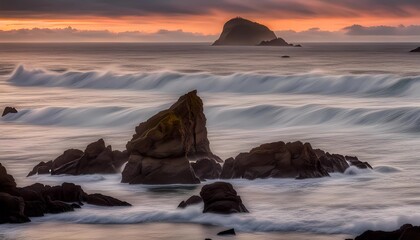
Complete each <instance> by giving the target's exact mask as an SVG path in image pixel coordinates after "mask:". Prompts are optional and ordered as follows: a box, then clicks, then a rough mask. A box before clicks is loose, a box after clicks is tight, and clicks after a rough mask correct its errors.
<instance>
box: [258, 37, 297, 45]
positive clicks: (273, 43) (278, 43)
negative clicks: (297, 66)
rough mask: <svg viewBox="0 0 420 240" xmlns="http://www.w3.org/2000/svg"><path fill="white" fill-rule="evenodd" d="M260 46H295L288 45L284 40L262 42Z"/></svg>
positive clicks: (276, 39)
mask: <svg viewBox="0 0 420 240" xmlns="http://www.w3.org/2000/svg"><path fill="white" fill-rule="evenodd" d="M258 46H280V47H290V46H293V45H291V44H288V43H287V42H286V41H284V39H283V38H275V39H272V40H270V41H262V42H260V44H258Z"/></svg>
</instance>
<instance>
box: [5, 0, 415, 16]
mask: <svg viewBox="0 0 420 240" xmlns="http://www.w3.org/2000/svg"><path fill="white" fill-rule="evenodd" d="M213 12H227V13H230V14H232V15H239V14H248V13H249V14H265V15H266V14H270V15H272V17H275V18H285V17H291V16H295V17H311V16H335V17H352V16H353V17H354V16H361V15H366V14H367V15H369V14H371V15H372V14H378V13H381V14H387V15H397V16H409V15H411V16H415V15H416V14H417V15H418V13H419V12H420V1H419V0H313V1H308V0H258V1H255V0H2V1H0V16H1V17H3V18H4V17H9V18H12V17H13V18H31V17H32V18H33V17H50V18H52V17H57V18H61V17H65V16H72V17H81V16H86V15H89V16H105V17H121V16H148V15H175V16H185V15H203V14H211V13H213Z"/></svg>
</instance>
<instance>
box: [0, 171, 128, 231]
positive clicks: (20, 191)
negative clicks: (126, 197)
mask: <svg viewBox="0 0 420 240" xmlns="http://www.w3.org/2000/svg"><path fill="white" fill-rule="evenodd" d="M82 202H88V203H89V204H94V205H99V206H131V205H130V204H129V203H127V202H124V201H121V200H118V199H115V198H113V197H109V196H105V195H102V194H87V193H85V192H84V191H83V189H82V188H81V187H80V186H79V185H75V184H73V183H63V184H62V185H61V186H48V185H44V184H41V183H35V184H32V185H30V186H26V187H22V188H21V187H16V183H15V181H14V178H13V176H11V175H9V174H7V170H6V168H4V167H3V166H2V165H1V164H0V223H23V222H28V221H30V220H29V218H28V217H41V216H43V215H44V214H45V213H63V212H69V211H74V209H75V208H80V206H81V205H83V203H82Z"/></svg>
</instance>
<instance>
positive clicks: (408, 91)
mask: <svg viewBox="0 0 420 240" xmlns="http://www.w3.org/2000/svg"><path fill="white" fill-rule="evenodd" d="M9 82H10V83H12V84H14V85H17V86H43V87H67V88H90V89H129V90H155V89H158V90H159V91H166V92H176V93H184V92H186V91H189V90H192V89H197V90H199V91H201V92H234V93H299V94H327V95H328V94H330V95H334V94H337V95H338V94H357V95H363V96H381V97H387V96H419V95H420V76H406V77H402V76H398V75H392V74H360V75H326V74H322V73H307V74H295V75H275V74H260V73H253V72H248V73H234V74H230V75H214V74H210V73H203V72H201V73H180V72H173V71H161V72H142V73H136V74H119V73H115V72H100V71H88V72H77V71H67V72H62V73H57V72H52V71H47V70H43V69H26V68H25V67H24V66H22V65H20V66H18V67H17V68H16V69H15V71H14V72H13V74H12V75H11V77H10V78H9Z"/></svg>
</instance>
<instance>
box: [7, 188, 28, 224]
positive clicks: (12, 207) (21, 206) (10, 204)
mask: <svg viewBox="0 0 420 240" xmlns="http://www.w3.org/2000/svg"><path fill="white" fill-rule="evenodd" d="M24 210H25V202H24V200H23V199H22V198H21V197H16V196H12V195H10V194H8V193H5V192H0V224H1V223H25V222H30V220H29V218H28V217H27V216H25V214H24Z"/></svg>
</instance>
